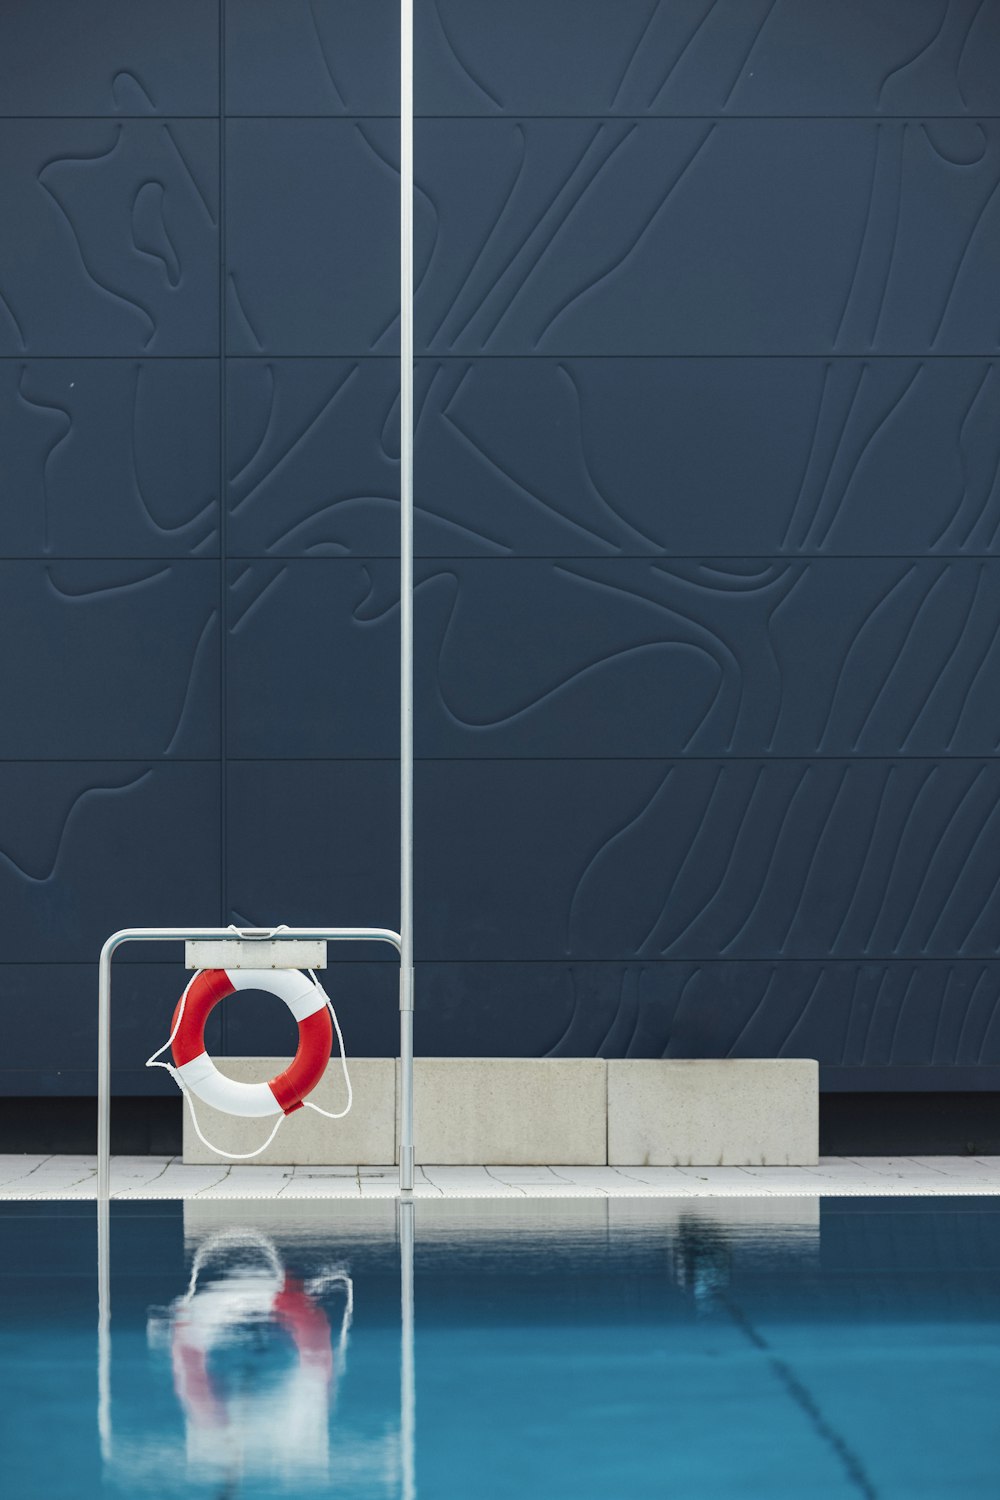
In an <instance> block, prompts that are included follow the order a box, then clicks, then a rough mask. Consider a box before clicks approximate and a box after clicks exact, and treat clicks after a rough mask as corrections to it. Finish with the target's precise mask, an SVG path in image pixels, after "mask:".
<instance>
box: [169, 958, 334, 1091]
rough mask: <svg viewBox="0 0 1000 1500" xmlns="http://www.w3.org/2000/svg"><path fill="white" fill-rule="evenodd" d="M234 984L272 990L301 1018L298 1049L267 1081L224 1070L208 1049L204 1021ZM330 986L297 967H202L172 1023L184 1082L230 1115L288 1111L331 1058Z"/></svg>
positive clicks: (173, 1048)
mask: <svg viewBox="0 0 1000 1500" xmlns="http://www.w3.org/2000/svg"><path fill="white" fill-rule="evenodd" d="M234 990H269V991H270V992H271V994H272V995H277V996H278V998H279V999H281V1000H284V1002H285V1004H286V1005H287V1006H288V1009H289V1010H290V1011H291V1013H292V1015H293V1016H294V1017H295V1019H296V1021H297V1022H298V1024H299V1046H298V1051H297V1052H296V1054H295V1057H294V1059H293V1061H292V1063H291V1064H290V1066H289V1067H287V1068H286V1069H285V1071H284V1072H283V1073H279V1074H278V1076H277V1077H276V1078H272V1079H271V1080H270V1082H269V1083H239V1082H237V1080H236V1079H234V1078H227V1077H226V1076H225V1075H224V1074H222V1073H220V1072H219V1070H218V1068H217V1067H216V1066H215V1064H214V1062H213V1061H212V1059H211V1058H210V1057H209V1055H208V1053H207V1052H206V1050H205V1022H206V1021H207V1019H208V1017H209V1015H210V1014H211V1013H212V1011H213V1010H214V1009H215V1007H216V1006H217V1005H218V1003H219V1001H220V1000H224V999H225V997H226V996H227V995H231V994H232V993H233V991H234ZM328 1004H329V1001H328V999H327V995H326V991H325V990H324V989H322V988H321V986H320V985H318V984H315V983H314V982H313V981H312V980H311V979H310V978H309V977H308V976H307V975H305V974H301V973H299V971H298V970H296V969H232V970H229V969H202V970H201V971H200V972H199V973H197V974H196V975H195V977H194V979H193V980H192V981H191V983H190V984H189V986H188V988H187V990H186V991H185V993H184V994H183V995H182V996H181V998H180V1000H179V1001H178V1002H177V1008H176V1009H175V1011H174V1019H173V1025H172V1026H171V1037H172V1040H171V1051H172V1052H173V1058H174V1066H175V1068H176V1070H177V1073H178V1074H179V1076H180V1078H181V1079H182V1081H183V1084H184V1086H185V1088H188V1089H190V1091H191V1093H192V1094H197V1095H198V1098H199V1099H204V1101H205V1103H206V1104H211V1105H212V1106H213V1108H214V1109H221V1110H225V1111H226V1113H227V1114H231V1115H247V1116H260V1115H277V1114H286V1115H290V1114H291V1113H292V1111H293V1110H295V1109H301V1108H302V1102H303V1100H304V1099H305V1097H306V1095H307V1094H308V1093H310V1092H311V1091H312V1090H313V1089H314V1088H315V1087H316V1085H317V1083H319V1081H320V1079H321V1078H322V1077H323V1073H324V1071H325V1070H326V1065H327V1063H328V1062H329V1061H330V1050H331V1048H332V1046H333V1027H332V1026H331V1024H330V1012H329V1010H328V1009H327V1006H328Z"/></svg>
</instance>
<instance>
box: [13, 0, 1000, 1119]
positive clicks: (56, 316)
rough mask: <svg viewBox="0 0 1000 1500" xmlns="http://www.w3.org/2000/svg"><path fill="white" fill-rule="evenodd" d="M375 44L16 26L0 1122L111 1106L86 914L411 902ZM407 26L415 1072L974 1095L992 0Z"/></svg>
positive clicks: (229, 27) (151, 985)
mask: <svg viewBox="0 0 1000 1500" xmlns="http://www.w3.org/2000/svg"><path fill="white" fill-rule="evenodd" d="M397 25H398V22H397V14H396V6H395V3H394V0H221V11H220V5H219V4H204V3H200V0H199V3H197V4H194V3H188V0H179V3H175V4H172V5H170V6H165V5H163V4H162V3H160V0H141V3H139V0H132V3H129V4H127V5H126V4H121V3H118V0H107V3H105V4H102V5H101V6H100V7H97V8H94V7H90V8H86V14H85V16H84V12H83V11H81V8H80V7H79V6H77V5H73V4H71V3H69V0H39V3H38V4H36V5H34V6H31V7H10V6H8V7H6V8H5V10H4V12H3V15H2V16H0V94H2V96H3V99H4V101H5V102H4V105H3V110H4V113H3V116H2V117H0V216H2V222H3V224H4V233H3V235H2V236H0V455H2V469H0V585H2V590H3V599H4V612H3V636H2V644H0V701H2V702H3V704H4V710H5V711H4V715H3V718H2V720H0V808H2V812H0V910H2V911H3V935H4V954H3V964H2V965H0V985H2V987H3V996H4V1000H5V1002H6V1013H7V1014H8V1016H9V1017H10V1018H12V1019H11V1021H10V1027H9V1030H10V1037H9V1047H8V1051H7V1054H6V1056H5V1059H4V1062H3V1066H2V1068H0V1090H2V1091H3V1092H6V1093H8V1094H18V1093H32V1092H38V1093H60V1092H63V1093H86V1092H89V1091H91V1089H92V1088H93V1082H94V1061H95V1059H94V1040H95V1027H94V1010H95V998H96V996H95V988H96V984H95V973H94V961H95V958H96V955H97V952H98V950H99V948H100V945H101V943H102V941H103V939H104V938H105V937H106V936H107V934H108V933H109V932H111V931H112V930H114V929H115V928H118V927H121V926H124V925H132V924H136V923H152V924H167V923H180V922H196V923H197V922H215V921H218V920H223V921H229V920H235V921H239V922H243V923H253V924H258V923H271V922H282V921H283V922H295V923H297V922H324V923H326V922H339V923H353V922H358V923H372V922H374V923H385V924H388V925H392V924H394V923H395V922H396V920H397V915H398V894H397V863H396V861H397V850H396V840H397V834H398V811H397V770H398V767H397V761H396V758H395V757H396V755H397V753H398V747H397V700H396V691H397V689H396V677H397V668H398V642H397V633H398V618H399V574H398V562H397V561H396V558H397V555H398V544H397V522H398V488H399V442H398V368H397V364H396V360H395V351H396V348H397V342H398V318H397V311H398V308H397V303H398V289H397V286H398V276H397V232H398V231H397V222H398V221H397V215H398V140H397V135H398V127H397V123H396V121H395V119H394V118H393V116H394V115H395V114H396V111H397V96H396V88H397V76H396V65H397V46H398V32H397ZM220 42H221V46H220ZM416 51H417V110H418V114H419V115H420V116H421V118H420V120H419V121H418V128H417V178H418V189H419V191H418V199H417V209H416V248H417V275H418V292H417V324H418V326H417V342H418V353H419V362H418V372H417V475H416V486H417V517H416V544H417V552H418V567H417V585H418V588H417V742H416V743H417V755H418V767H417V876H418V881H417V933H416V936H417V953H418V959H419V977H418V1003H419V1014H418V1032H417V1041H418V1048H419V1049H421V1050H423V1051H425V1052H428V1053H434V1054H447V1053H449V1052H452V1053H456V1054H464V1053H485V1054H495V1055H503V1054H505V1053H525V1054H528V1055H561V1056H573V1055H584V1056H588V1055H591V1056H592V1055H601V1056H609V1057H611V1056H632V1057H644V1056H702V1055H703V1056H754V1055H757V1056H759V1055H764V1056H772V1055H775V1056H776V1055H785V1056H792V1055H808V1056H815V1057H818V1058H819V1059H820V1062H821V1064H822V1065H823V1075H822V1076H823V1079H824V1084H825V1086H826V1087H828V1088H868V1087H874V1088H897V1089H919V1088H989V1087H992V1088H995V1087H998V1086H1000V856H998V854H997V850H998V849H1000V837H998V826H997V819H998V816H1000V814H998V813H997V811H996V809H997V806H998V803H1000V781H998V778H1000V770H998V766H1000V760H998V756H1000V706H998V705H1000V642H998V626H1000V572H998V570H1000V277H998V274H997V267H998V266H1000V193H998V191H997V189H998V185H1000V126H998V119H1000V108H998V104H1000V86H998V83H997V80H998V78H1000V0H875V3H861V0H837V3H834V4H831V3H827V0H783V3H775V0H676V3H672V4H669V5H665V4H654V3H652V0H510V3H508V4H506V5H503V6H497V5H496V4H495V3H493V0H417V46H416ZM119 974H120V977H119V979H118V981H117V988H116V1009H115V1017H116V1019H115V1038H116V1040H115V1054H114V1064H115V1083H116V1087H117V1088H118V1089H119V1090H121V1091H124V1092H129V1093H134V1092H143V1091H150V1092H156V1091H158V1090H159V1089H160V1087H161V1084H160V1082H159V1080H158V1077H157V1075H154V1074H151V1073H146V1072H144V1071H143V1069H142V1062H143V1060H144V1058H145V1056H146V1055H147V1053H148V1052H150V1051H152V1050H153V1047H154V1046H155V1045H156V1044H157V1043H158V1042H159V1041H160V1040H162V1039H163V1037H164V1036H165V1034H166V1032H165V1028H166V1025H167V1021H168V1017H169V1013H170V1003H171V1001H172V999H173V998H174V997H175V995H176V994H177V993H178V992H179V989H180V987H181V985H182V983H183V972H182V970H181V968H180V966H179V964H177V963H176V962H175V960H174V959H173V957H171V956H169V955H165V954H164V953H163V952H162V951H156V952H152V953H149V952H140V951H138V950H137V951H136V952H135V953H132V954H129V955H127V956H125V957H123V959H122V960H121V964H120V971H119ZM331 985H332V988H333V991H334V993H335V995H336V996H337V998H338V1001H339V1004H340V1009H341V1014H342V1017H343V1019H344V1022H345V1029H346V1032H347V1040H348V1045H349V1047H350V1048H352V1049H353V1050H354V1051H356V1052H363V1053H380V1052H381V1053H391V1052H393V1051H394V1049H395V1045H396V1042H395V1026H396V1009H395V981H394V968H393V965H392V964H391V962H388V961H387V960H385V959H384V958H383V956H382V955H381V954H380V953H373V952H370V951H364V950H357V951H345V952H343V953H340V954H338V955H337V962H336V965H335V970H334V973H333V974H332V976H331ZM286 1020H287V1018H286V1017H284V1016H283V1015H282V1016H276V1015H275V1010H274V1007H273V1006H271V1005H269V1004H268V1003H267V1002H266V1001H265V1000H263V999H259V1000H258V999H254V998H248V999H247V1000H246V1001H245V1002H244V1003H243V1005H242V1006H241V1007H240V1008H239V1009H237V1008H235V1007H234V1006H230V1007H227V1008H226V1009H225V1010H224V1012H223V1013H222V1014H221V1015H219V1016H218V1017H217V1020H216V1030H215V1033H214V1034H213V1039H212V1044H213V1046H215V1047H218V1048H219V1049H221V1050H229V1051H231V1052H242V1051H254V1050H258V1049H260V1050H271V1049H276V1048H277V1049H280V1048H283V1047H286V1046H287V1044H288V1040H289V1038H288V1035H287V1028H286V1027H285V1022H286ZM41 1034H44V1035H46V1036H47V1037H49V1038H50V1039H52V1045H51V1046H48V1047H47V1061H46V1062H45V1063H44V1064H43V1063H42V1062H41V1060H40V1057H39V1051H40V1049H39V1046H38V1038H39V1036H40V1035H41Z"/></svg>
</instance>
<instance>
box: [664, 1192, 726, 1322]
mask: <svg viewBox="0 0 1000 1500" xmlns="http://www.w3.org/2000/svg"><path fill="white" fill-rule="evenodd" d="M673 1272H674V1280H675V1281H676V1283H677V1285H678V1286H679V1287H680V1289H681V1291H683V1292H686V1293H687V1294H688V1296H689V1297H690V1298H691V1300H692V1302H693V1303H694V1305H695V1308H696V1310H697V1311H698V1312H709V1311H710V1310H711V1309H712V1308H713V1307H714V1306H715V1305H716V1304H717V1302H718V1299H719V1295H720V1293H721V1292H723V1291H724V1290H725V1289H726V1287H727V1286H728V1285H729V1280H730V1253H729V1244H728V1241H727V1237H726V1232H725V1230H724V1229H723V1228H722V1226H721V1225H719V1224H711V1223H707V1222H706V1221H705V1220H704V1219H698V1218H695V1217H694V1216H693V1215H689V1214H682V1215H681V1217H680V1219H679V1220H678V1223H677V1235H676V1240H675V1242H674V1247H673Z"/></svg>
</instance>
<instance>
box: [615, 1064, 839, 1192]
mask: <svg viewBox="0 0 1000 1500" xmlns="http://www.w3.org/2000/svg"><path fill="white" fill-rule="evenodd" d="M607 1068H608V1162H609V1164H610V1165H611V1166H616V1167H626V1166H666V1167H751V1166H752V1167H761V1166H765V1167H785V1166H815V1164H816V1162H817V1161H818V1159H819V1064H818V1063H816V1062H815V1061H813V1059H811V1058H760V1059H757V1058H724V1059H720V1060H717V1059H704V1060H702V1059H690V1060H688V1059H681V1058H672V1059H667V1060H664V1061H640V1060H638V1059H636V1060H632V1059H625V1060H621V1061H619V1060H613V1061H609V1062H608V1064H607Z"/></svg>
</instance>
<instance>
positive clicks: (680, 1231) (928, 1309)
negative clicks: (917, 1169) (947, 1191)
mask: <svg viewBox="0 0 1000 1500" xmlns="http://www.w3.org/2000/svg"><path fill="white" fill-rule="evenodd" d="M411 1212H412V1215H413V1218H412V1221H411V1222H412V1241H413V1257H412V1264H413V1288H414V1296H413V1321H412V1329H413V1344H412V1350H413V1355H412V1364H411V1362H410V1359H409V1356H408V1353H407V1350H408V1347H409V1346H408V1343H407V1333H406V1329H405V1327H404V1319H403V1317H402V1313H401V1270H402V1269H403V1264H402V1263H403V1262H405V1260H406V1259H407V1256H406V1253H405V1247H406V1245H407V1243H408V1237H407V1234H406V1232H405V1231H404V1234H403V1245H404V1254H403V1257H402V1260H401V1252H400V1232H399V1231H400V1226H399V1223H398V1220H397V1207H396V1204H395V1203H394V1202H392V1201H391V1200H386V1201H385V1202H367V1203H358V1204H345V1203H344V1202H343V1201H342V1200H341V1201H335V1202H330V1201H326V1202H287V1203H282V1202H280V1201H278V1202H274V1201H270V1202H268V1201H245V1202H238V1201H237V1202H222V1203H220V1202H205V1203H198V1202H197V1201H195V1202H187V1203H177V1202H135V1203H121V1204H115V1205H113V1206H112V1213H111V1225H110V1249H111V1253H110V1322H109V1324H108V1337H107V1338H106V1340H105V1342H104V1346H103V1354H104V1361H105V1362H104V1365H103V1373H102V1366H101V1348H100V1346H99V1339H98V1327H97V1313H98V1305H97V1296H98V1279H97V1269H96V1248H95V1247H96V1213H95V1208H94V1205H93V1204H84V1203H26V1202H20V1203H5V1204H0V1299H2V1307H0V1314H2V1325H0V1326H2V1331H0V1393H2V1400H0V1413H2V1425H3V1459H4V1471H5V1472H4V1492H5V1493H6V1494H10V1495H11V1496H15V1495H16V1496H18V1497H34V1496H39V1497H43V1496H44V1497H46V1500H62V1497H69V1496H73V1497H88V1496H124V1495H130V1496H141V1495H156V1496H166V1497H170V1496H190V1497H202V1496H206V1497H207V1496H213V1497H220V1500H221V1497H236V1496H244V1495H245V1496H254V1497H269V1496H288V1495H301V1496H309V1495H314V1494H330V1495H337V1496H342V1497H355V1496H357V1497H361V1496H365V1497H368V1496H371V1497H383V1496H386V1497H387V1496H400V1497H403V1500H410V1497H412V1496H415V1495H419V1496H422V1497H425V1500H459V1497H462V1500H471V1497H483V1500H493V1497H496V1500H500V1497H513V1496H519V1497H521V1496H526V1497H533V1496H538V1497H545V1500H558V1497H566V1500H569V1497H573V1500H590V1497H598V1496H600V1497H612V1496H629V1497H633V1496H634V1497H646V1496H650V1497H652V1496H656V1497H665V1496H669V1497H673V1496H676V1497H678V1500H701V1497H704V1500H715V1497H720V1500H728V1497H730V1496H733V1497H735V1496H742V1497H746V1496H754V1497H757V1496H759V1497H768V1500H771V1497H785V1496H788V1497H806V1496H809V1497H812V1496H818V1497H825V1496H829V1497H835V1496H837V1497H839V1496H843V1497H851V1496H858V1495H865V1496H879V1497H890V1496H892V1497H897V1496H898V1497H900V1500H902V1497H904V1496H905V1497H908V1500H909V1497H913V1496H927V1497H932V1496H933V1497H945V1496H948V1497H953V1496H958V1495H961V1496H978V1495H984V1496H985V1495H991V1496H993V1495H995V1494H996V1493H997V1489H998V1477H1000V1419H998V1405H1000V1200H997V1199H991V1198H960V1199H941V1198H936V1199H916V1198H906V1199H857V1198H855V1199H829V1198H827V1199H822V1200H817V1199H802V1198H798V1199H784V1200H767V1199H733V1200H719V1199H713V1200H706V1199H701V1200H689V1201H681V1200H646V1201H643V1200H641V1199H638V1200H621V1199H619V1200H607V1201H600V1200H592V1199H583V1200H562V1201H559V1200H534V1201H531V1200H526V1201H523V1202H517V1201H507V1200H504V1201H493V1202H490V1201H487V1200H481V1201H472V1200H467V1201H455V1200H451V1201H447V1200H446V1201H439V1202H434V1201H426V1200H421V1201H419V1202H418V1203H416V1204H415V1205H414V1206H413V1209H412V1210H411ZM411 1371H412V1374H413V1378H414V1385H413V1388H412V1390H411V1389H410V1386H409V1375H410V1372H411ZM102 1380H103V1386H102Z"/></svg>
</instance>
